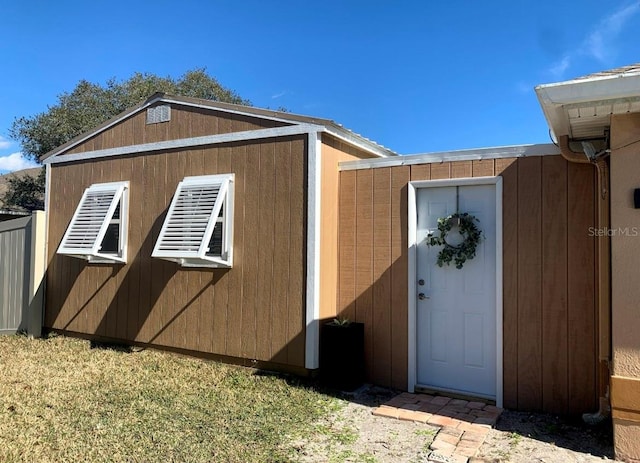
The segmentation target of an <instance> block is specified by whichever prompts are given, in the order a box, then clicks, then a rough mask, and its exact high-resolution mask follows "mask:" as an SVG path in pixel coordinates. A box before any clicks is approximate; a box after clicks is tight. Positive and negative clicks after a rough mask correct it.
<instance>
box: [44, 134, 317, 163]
mask: <svg viewBox="0 0 640 463" xmlns="http://www.w3.org/2000/svg"><path fill="white" fill-rule="evenodd" d="M323 130H324V128H323V127H320V126H315V125H310V124H300V125H292V126H288V127H275V128H271V129H260V130H247V131H244V132H231V133H222V134H219V135H207V136H204V137H193V138H181V139H177V140H169V141H160V142H156V143H143V144H140V145H129V146H122V147H118V148H109V149H104V150H95V151H85V152H84V153H76V154H59V155H55V156H51V157H50V158H47V159H45V160H44V161H43V164H45V165H46V164H57V163H61V162H72V161H81V160H88V159H95V158H103V157H110V156H121V155H127V154H137V153H146V152H150V151H161V150H168V149H176V148H190V147H193V146H202V145H217V144H220V143H229V142H235V141H245V140H259V139H262V138H273V137H282V136H289V135H302V134H307V133H309V132H313V131H323Z"/></svg>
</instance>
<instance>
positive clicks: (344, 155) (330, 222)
mask: <svg viewBox="0 0 640 463" xmlns="http://www.w3.org/2000/svg"><path fill="white" fill-rule="evenodd" d="M320 149H321V153H320V168H321V173H320V184H321V185H320V188H321V191H322V196H321V198H320V319H321V320H324V319H331V318H334V317H335V316H336V313H337V312H336V288H337V287H338V193H339V181H340V175H339V172H338V163H339V162H343V161H353V160H357V159H363V158H370V157H372V155H371V154H369V153H366V152H364V151H361V150H358V149H356V148H354V147H351V146H350V145H347V144H345V143H343V142H341V141H340V140H337V139H335V138H333V137H331V136H330V135H327V134H323V135H322V138H321V148H320Z"/></svg>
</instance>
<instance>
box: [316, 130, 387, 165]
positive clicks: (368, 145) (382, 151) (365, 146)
mask: <svg viewBox="0 0 640 463" xmlns="http://www.w3.org/2000/svg"><path fill="white" fill-rule="evenodd" d="M325 131H326V132H327V133H328V134H329V135H331V136H333V137H335V138H337V139H339V140H342V141H343V142H345V143H348V144H349V145H353V146H355V147H357V148H360V149H361V150H363V151H366V152H367V153H370V154H373V155H374V156H376V157H379V158H388V157H395V156H399V155H398V153H395V152H393V151H391V150H390V149H387V148H385V147H383V146H381V145H378V144H377V143H375V142H373V141H371V140H366V139H360V138H359V137H356V136H347V135H346V134H348V132H346V134H345V133H340V132H339V131H337V130H335V129H333V128H331V127H325Z"/></svg>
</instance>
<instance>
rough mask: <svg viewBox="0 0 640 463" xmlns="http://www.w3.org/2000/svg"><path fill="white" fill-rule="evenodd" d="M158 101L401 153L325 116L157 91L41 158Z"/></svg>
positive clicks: (382, 153) (369, 149) (376, 150)
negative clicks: (311, 129)
mask: <svg viewBox="0 0 640 463" xmlns="http://www.w3.org/2000/svg"><path fill="white" fill-rule="evenodd" d="M158 102H166V103H175V104H181V105H185V106H194V107H201V108H207V109H211V110H214V111H215V110H218V111H224V112H232V113H235V114H240V115H244V116H248V117H257V118H262V119H270V120H276V121H280V122H284V123H286V124H291V125H301V124H304V125H316V126H317V127H318V129H319V130H325V131H327V132H329V133H331V134H332V135H334V136H337V137H338V138H340V139H342V140H344V141H346V142H347V143H349V144H352V145H354V146H357V147H359V148H361V149H364V150H365V151H367V152H369V153H370V154H373V155H374V156H376V157H388V156H397V153H395V152H393V151H391V150H389V149H388V148H385V147H384V146H382V145H379V144H377V143H375V142H373V141H371V140H369V139H367V138H365V137H362V136H360V135H358V134H356V133H354V132H351V131H350V130H347V129H345V128H343V127H342V126H340V125H339V124H336V123H335V122H333V121H331V120H329V119H321V118H312V117H308V116H301V115H298V114H292V113H285V112H281V111H272V110H267V109H261V108H253V107H247V106H242V105H236V104H232V103H224V102H218V101H209V100H201V99H196V98H189V97H178V96H173V95H166V94H164V93H155V94H153V95H151V96H150V97H149V98H148V99H147V100H145V101H143V102H141V103H139V104H138V105H136V106H134V107H132V108H129V109H127V110H126V111H123V112H122V113H120V114H118V115H116V116H114V117H112V118H111V119H109V120H108V121H106V122H104V123H102V124H101V125H99V126H98V127H96V128H95V129H93V130H91V131H89V132H85V133H83V134H81V135H79V136H77V137H75V138H73V139H72V140H70V141H68V142H67V143H65V144H64V145H61V146H59V147H57V148H55V149H53V150H51V151H49V152H48V153H46V154H44V155H43V156H41V157H40V161H41V162H42V161H45V160H46V159H48V158H50V157H52V156H57V155H59V154H62V153H64V152H65V151H67V150H69V149H72V148H73V147H75V146H77V145H79V144H80V143H82V142H84V141H86V140H88V139H89V138H91V137H93V136H95V135H97V134H99V133H100V132H103V131H105V130H107V129H109V128H110V127H112V126H114V125H116V124H118V123H119V122H121V121H123V120H125V119H127V118H129V117H131V116H132V115H134V114H136V113H138V112H140V111H142V110H144V109H146V108H147V107H148V106H151V105H153V104H155V103H158Z"/></svg>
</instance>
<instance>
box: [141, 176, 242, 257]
mask: <svg viewBox="0 0 640 463" xmlns="http://www.w3.org/2000/svg"><path fill="white" fill-rule="evenodd" d="M232 196H233V174H222V175H206V176H199V177H185V178H184V179H183V180H182V182H180V183H179V184H178V187H177V189H176V193H175V195H174V196H173V199H172V201H171V205H170V206H169V210H168V211H167V216H166V218H165V220H164V224H163V225H162V229H161V230H160V235H159V236H158V240H157V241H156V245H155V247H154V250H153V253H152V254H151V256H152V257H159V258H162V259H167V260H171V261H175V262H179V263H180V264H182V265H184V266H209V267H218V266H221V267H230V266H231V251H230V248H231V236H230V234H231V221H232V217H233V214H232V211H231V209H232V208H231V207H230V205H231V204H230V203H231V201H232ZM225 202H226V203H227V207H226V213H225V214H224V215H223V220H224V222H225V223H224V224H223V227H224V230H225V239H223V250H222V255H220V256H212V255H207V251H208V246H209V241H210V240H211V235H212V234H213V230H214V228H215V225H216V221H217V220H218V217H219V216H220V211H221V210H222V208H223V207H224V204H225Z"/></svg>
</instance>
